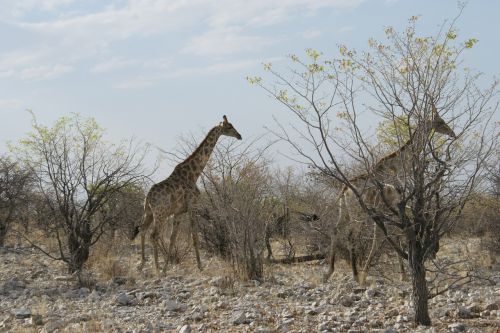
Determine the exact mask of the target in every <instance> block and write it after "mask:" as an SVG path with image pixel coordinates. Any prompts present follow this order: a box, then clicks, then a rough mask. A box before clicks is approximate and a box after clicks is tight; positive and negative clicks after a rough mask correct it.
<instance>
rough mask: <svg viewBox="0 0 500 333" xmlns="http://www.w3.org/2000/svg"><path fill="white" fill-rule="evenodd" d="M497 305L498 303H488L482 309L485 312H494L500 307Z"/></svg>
mask: <svg viewBox="0 0 500 333" xmlns="http://www.w3.org/2000/svg"><path fill="white" fill-rule="evenodd" d="M498 303H499V302H494V303H489V304H487V305H486V306H485V307H484V309H485V310H488V311H494V310H498V309H499V308H500V307H499V306H498Z"/></svg>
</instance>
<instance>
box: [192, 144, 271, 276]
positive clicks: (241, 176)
mask: <svg viewBox="0 0 500 333" xmlns="http://www.w3.org/2000/svg"><path fill="white" fill-rule="evenodd" d="M265 150H266V148H263V149H257V148H255V142H251V143H250V144H246V145H244V146H242V145H238V144H236V143H234V142H224V143H222V144H220V145H219V146H217V147H216V148H215V150H214V153H213V155H212V159H211V160H210V161H209V163H208V165H207V167H206V168H205V170H204V173H203V175H202V177H201V184H202V196H201V198H202V199H201V203H200V205H201V206H200V211H201V212H208V214H207V215H206V216H209V218H207V219H205V221H203V222H202V223H201V225H202V227H201V229H202V232H203V239H205V240H206V241H207V242H208V243H212V244H213V245H216V248H218V250H219V251H221V253H223V254H224V255H225V257H226V259H228V260H230V261H231V262H232V263H233V265H234V268H235V269H236V271H237V272H238V273H239V274H241V275H242V276H243V277H244V278H248V279H255V280H261V279H262V278H263V258H262V253H263V250H264V244H265V226H266V223H267V221H268V220H269V219H270V218H271V217H272V213H273V209H272V208H273V206H272V205H269V201H268V200H266V199H267V198H268V197H269V195H270V177H269V175H270V172H269V170H268V161H267V160H266V158H265V155H264V153H265ZM202 215H203V214H202ZM214 240H215V241H214Z"/></svg>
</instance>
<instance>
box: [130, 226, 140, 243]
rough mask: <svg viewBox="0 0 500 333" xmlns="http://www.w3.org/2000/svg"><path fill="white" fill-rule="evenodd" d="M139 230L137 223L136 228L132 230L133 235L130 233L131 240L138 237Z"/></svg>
mask: <svg viewBox="0 0 500 333" xmlns="http://www.w3.org/2000/svg"><path fill="white" fill-rule="evenodd" d="M139 231H140V229H139V226H138V225H136V226H135V227H134V230H133V231H132V235H130V240H131V241H133V240H134V239H135V238H136V237H137V235H138V234H139Z"/></svg>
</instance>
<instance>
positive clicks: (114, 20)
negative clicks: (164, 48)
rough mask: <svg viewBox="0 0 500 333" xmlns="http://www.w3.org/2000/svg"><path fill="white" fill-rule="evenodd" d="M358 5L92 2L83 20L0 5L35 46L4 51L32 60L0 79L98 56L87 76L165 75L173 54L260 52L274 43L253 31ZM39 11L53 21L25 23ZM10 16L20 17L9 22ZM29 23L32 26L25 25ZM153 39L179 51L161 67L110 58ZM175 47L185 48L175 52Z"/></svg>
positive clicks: (62, 8)
mask: <svg viewBox="0 0 500 333" xmlns="http://www.w3.org/2000/svg"><path fill="white" fill-rule="evenodd" d="M361 1H362V0H315V1H310V0H287V1H268V0H252V1H248V0H218V1H213V0H189V1H188V0H170V1H164V0H123V1H116V2H112V4H111V5H102V3H100V2H99V4H98V5H95V6H94V7H92V6H87V7H86V9H85V10H86V12H85V13H82V11H78V10H77V9H76V8H74V7H73V6H71V3H72V2H74V0H17V1H7V0H0V5H2V6H3V5H4V4H5V7H6V10H2V12H3V14H0V21H3V22H4V23H7V24H10V25H12V26H13V27H14V28H16V27H17V28H18V29H22V30H24V31H25V33H26V32H28V33H31V34H32V36H33V40H34V43H31V44H26V45H29V46H24V47H22V48H21V49H16V50H10V51H11V52H12V51H14V52H16V53H17V54H20V55H22V57H25V56H24V55H28V57H30V55H31V54H35V56H32V57H31V58H30V59H28V60H26V59H25V60H23V61H21V62H19V60H18V59H15V58H10V59H6V58H5V57H2V56H0V77H19V78H22V79H30V80H33V79H40V80H41V79H44V78H53V77H56V76H59V75H63V74H66V73H68V72H70V71H71V69H72V68H74V67H77V66H78V64H79V63H81V62H83V61H87V62H88V60H89V59H90V63H92V62H95V61H96V60H97V59H102V56H103V55H106V56H107V57H108V58H109V59H111V60H107V61H101V63H95V64H94V65H91V68H92V72H93V73H108V72H110V71H113V70H118V69H126V68H129V67H133V66H136V65H137V66H141V68H143V69H168V68H169V67H170V66H175V65H178V64H172V63H171V62H172V59H174V57H175V55H176V53H177V52H180V53H181V54H192V55H196V56H200V57H228V56H230V55H232V54H237V53H241V52H251V51H254V50H260V49H262V48H263V47H265V46H267V45H269V44H270V43H271V42H273V41H275V40H273V39H272V38H269V37H267V36H264V35H263V34H262V32H260V31H258V30H257V29H256V28H257V27H263V26H272V25H274V24H277V23H280V22H284V21H287V20H292V19H293V18H294V17H296V16H300V15H304V14H308V13H309V14H310V13H313V14H314V13H315V12H316V11H317V10H319V9H324V8H343V7H355V6H357V5H358V4H359V3H360V2H361ZM11 3H16V4H17V5H10V4H11ZM97 7H98V8H97ZM2 9H4V8H2ZM56 9H57V11H56ZM40 10H45V11H50V10H54V13H55V14H56V15H55V16H54V15H52V16H43V15H31V16H30V15H29V14H30V13H34V14H37V13H39V11H40ZM15 11H17V12H22V14H23V15H22V16H16V14H15V13H14V12H15ZM30 11H31V12H30ZM33 17H34V18H36V19H37V21H36V22H34V21H30V18H33ZM48 17H50V18H48ZM54 17H55V18H54ZM40 18H42V19H40ZM43 18H45V20H44V19H43ZM194 30H196V31H200V30H201V31H203V32H202V33H199V34H198V35H196V34H193V33H192V32H191V31H194ZM317 33H318V32H316V31H308V32H306V33H305V35H304V37H305V38H313V37H314V36H315V35H316V34H317ZM177 34H179V35H182V36H183V37H182V38H183V39H180V38H179V37H178V36H177ZM153 36H155V37H156V38H158V37H159V36H161V37H160V38H161V40H163V41H165V43H166V44H167V45H169V43H172V44H171V45H169V46H170V47H171V48H172V49H174V50H180V51H174V53H173V54H172V55H169V58H168V59H167V58H166V59H154V58H153V59H141V60H127V58H124V57H123V56H116V53H114V46H115V45H120V46H122V45H123V44H120V43H122V42H123V41H124V40H127V39H130V40H133V41H132V43H133V42H135V41H136V40H137V39H141V40H145V38H144V37H148V38H149V37H153ZM181 40H187V41H188V42H187V43H186V44H185V45H177V44H179V43H181ZM127 42H128V41H127ZM175 43H177V44H175ZM7 52H9V50H7ZM220 60H221V59H218V61H220ZM2 61H3V62H2Z"/></svg>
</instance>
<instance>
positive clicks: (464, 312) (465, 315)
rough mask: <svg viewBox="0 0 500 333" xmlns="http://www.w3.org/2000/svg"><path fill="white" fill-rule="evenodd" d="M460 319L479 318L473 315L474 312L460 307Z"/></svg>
mask: <svg viewBox="0 0 500 333" xmlns="http://www.w3.org/2000/svg"><path fill="white" fill-rule="evenodd" d="M457 315H458V318H460V319H472V318H477V317H479V315H478V314H476V313H472V311H471V310H470V309H468V308H466V307H463V306H461V307H459V308H458V314H457Z"/></svg>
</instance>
